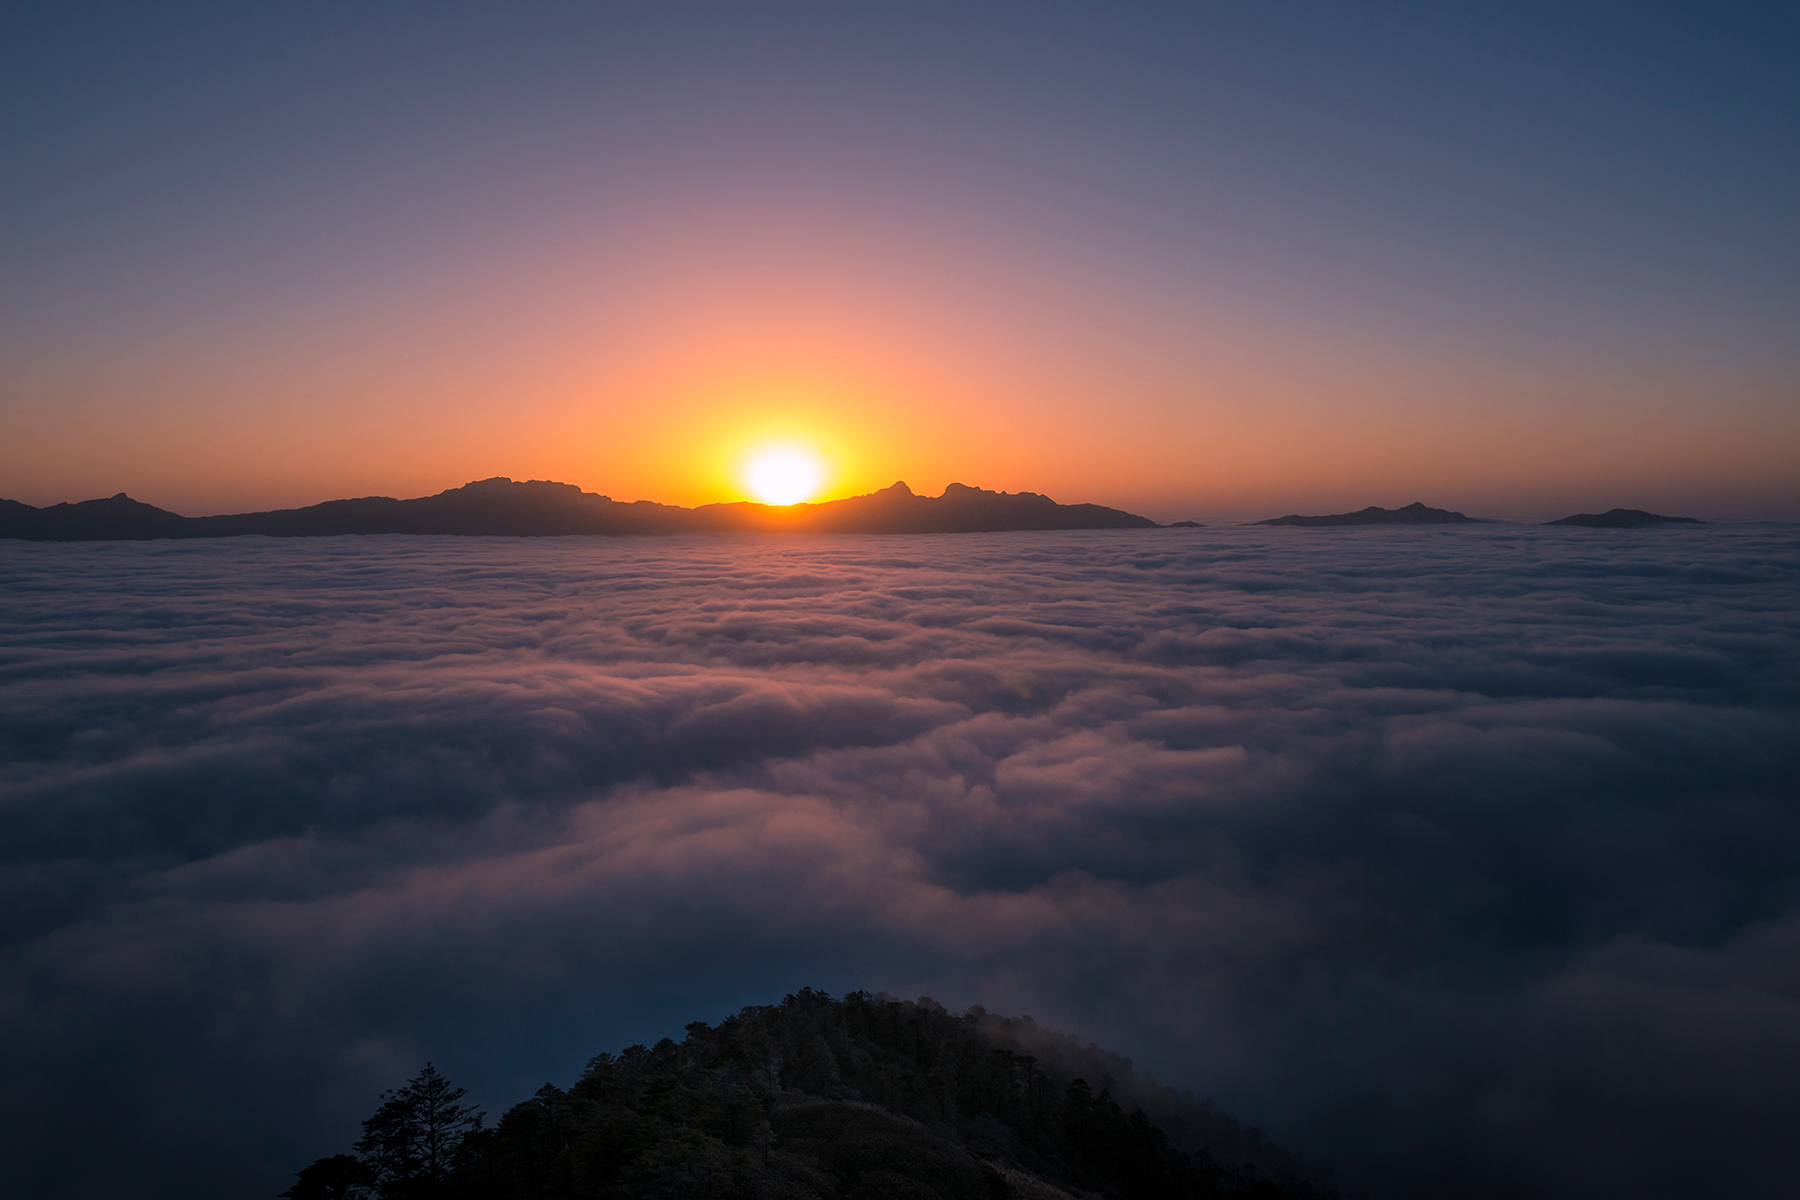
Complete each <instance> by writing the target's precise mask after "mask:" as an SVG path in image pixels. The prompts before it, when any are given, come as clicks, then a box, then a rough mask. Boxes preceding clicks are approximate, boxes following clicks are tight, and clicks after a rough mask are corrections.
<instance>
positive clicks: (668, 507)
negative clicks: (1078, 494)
mask: <svg viewBox="0 0 1800 1200" xmlns="http://www.w3.org/2000/svg"><path fill="white" fill-rule="evenodd" d="M1153 528H1156V522H1155V521H1152V520H1150V519H1149V518H1147V517H1139V516H1133V515H1132V514H1131V513H1128V512H1121V511H1120V510H1119V509H1116V508H1104V507H1102V506H1100V505H1098V504H1058V503H1057V502H1056V501H1054V500H1052V499H1050V498H1049V497H1048V496H1040V495H1038V494H1037V493H1036V492H1013V493H1008V492H990V491H986V490H985V489H982V488H974V487H965V486H964V485H962V484H960V483H953V484H951V485H950V486H949V487H947V488H945V489H944V494H943V495H941V496H935V497H934V496H918V495H914V494H913V492H912V490H911V489H910V488H908V487H907V486H906V485H905V484H904V483H896V484H894V485H893V486H892V487H887V488H883V489H881V490H880V491H878V492H874V493H871V494H870V495H867V496H852V497H850V498H849V499H847V500H832V501H829V502H827V503H824V504H792V505H785V506H773V505H768V504H748V503H745V504H707V505H702V506H701V507H699V508H680V507H677V506H675V505H672V504H653V503H651V502H650V501H648V500H639V501H636V502H635V503H631V504H626V503H622V502H620V501H617V500H613V499H612V498H610V497H607V496H601V495H596V494H595V493H593V492H584V491H582V490H581V489H580V488H578V487H576V486H575V485H574V484H572V483H551V482H549V481H547V480H542V479H534V480H531V481H530V482H527V483H518V482H515V481H513V480H511V479H500V478H496V479H483V480H480V481H478V482H476V483H469V484H464V485H463V486H462V487H459V488H451V489H450V490H448V491H444V492H439V493H438V494H437V495H435V496H421V497H419V498H418V499H415V500H395V499H392V498H391V497H387V496H365V497H363V498H362V499H360V500H328V501H326V502H325V503H323V504H314V505H310V506H308V507H306V508H284V509H278V510H276V511H274V512H259V513H238V514H236V515H233V516H223V517H184V516H181V515H180V514H178V513H172V512H169V511H168V510H167V509H161V508H157V507H156V506H155V505H152V504H144V503H141V502H140V501H137V500H133V499H132V498H131V497H129V496H127V495H126V494H125V493H123V492H120V493H119V494H118V495H116V496H113V497H111V498H110V499H107V500H84V501H82V502H81V503H79V504H53V505H51V506H50V507H48V508H33V507H32V506H31V505H29V504H20V503H19V502H18V501H16V500H0V537H9V538H25V539H28V540H31V541H40V542H85V541H112V540H143V539H148V538H212V537H236V536H239V535H242V534H262V535H263V536H265V537H324V536H331V535H335V534H346V533H438V534H464V535H476V536H481V535H485V536H512V537H552V536H557V535H562V534H577V533H586V534H613V535H619V534H653V533H711V532H721V531H732V530H736V531H756V532H765V533H766V532H810V533H991V532H1004V531H1008V530H1020V529H1153Z"/></svg>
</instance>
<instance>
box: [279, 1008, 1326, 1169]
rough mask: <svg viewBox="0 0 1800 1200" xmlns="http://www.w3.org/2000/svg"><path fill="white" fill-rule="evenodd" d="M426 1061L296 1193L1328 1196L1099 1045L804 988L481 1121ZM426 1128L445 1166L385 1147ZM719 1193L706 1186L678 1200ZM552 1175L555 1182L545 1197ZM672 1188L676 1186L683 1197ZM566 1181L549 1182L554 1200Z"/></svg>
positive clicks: (1018, 1023)
mask: <svg viewBox="0 0 1800 1200" xmlns="http://www.w3.org/2000/svg"><path fill="white" fill-rule="evenodd" d="M464 1095H465V1092H464V1090H463V1089H461V1088H458V1087H456V1086H455V1085H454V1084H453V1083H451V1082H450V1081H449V1080H447V1079H445V1078H444V1077H443V1076H441V1075H439V1074H438V1073H437V1071H436V1070H435V1069H434V1068H432V1066H431V1065H430V1064H429V1063H428V1064H426V1067H425V1070H424V1071H422V1072H421V1073H420V1074H419V1075H418V1076H416V1077H415V1078H414V1079H413V1080H411V1081H410V1082H408V1083H407V1084H405V1085H404V1086H403V1087H400V1088H398V1089H396V1091H395V1092H391V1093H384V1094H383V1096H382V1097H380V1099H381V1100H387V1099H388V1098H389V1097H390V1096H398V1097H400V1098H402V1100H410V1101H414V1103H412V1104H410V1105H405V1104H403V1105H400V1106H396V1105H394V1104H392V1103H391V1102H390V1103H388V1104H386V1105H385V1106H383V1107H380V1108H378V1109H377V1110H376V1112H375V1114H374V1115H372V1116H371V1117H370V1118H369V1119H368V1120H367V1121H365V1122H364V1123H363V1133H364V1137H363V1139H362V1140H361V1141H359V1142H357V1143H356V1144H355V1146H354V1149H355V1151H356V1153H355V1154H336V1155H332V1156H330V1157H327V1158H321V1159H319V1160H318V1161H316V1162H314V1163H313V1164H312V1165H311V1166H308V1167H306V1168H304V1169H303V1170H301V1172H300V1173H299V1177H298V1178H297V1179H296V1180H295V1183H294V1186H293V1187H292V1188H290V1189H289V1190H288V1191H286V1192H284V1193H282V1195H283V1196H286V1197H289V1198H291V1200H317V1198H322V1197H326V1196H337V1195H363V1194H372V1193H374V1192H377V1191H378V1192H379V1193H380V1194H381V1195H384V1196H389V1195H400V1196H413V1195H419V1196H423V1195H434V1196H435V1195H443V1196H575V1195H580V1196H659V1195H660V1196H683V1195H689V1196H709V1195H710V1196H764V1197H777V1196H795V1197H808V1198H810V1200H859V1198H861V1200H867V1198H868V1197H879V1196H890V1197H891V1196H912V1197H924V1198H935V1200H1070V1198H1071V1197H1076V1196H1090V1197H1113V1198H1115V1200H1126V1198H1133V1200H1157V1198H1159V1197H1182V1198H1184V1200H1210V1198H1217V1200H1228V1198H1230V1197H1257V1198H1260V1200H1287V1198H1290V1197H1291V1198H1293V1200H1301V1198H1302V1197H1306V1198H1310V1200H1325V1198H1327V1197H1332V1196H1336V1195H1337V1194H1338V1193H1337V1189H1336V1187H1335V1181H1334V1178H1333V1171H1332V1168H1331V1165H1330V1164H1329V1163H1326V1162H1322V1161H1320V1160H1317V1159H1313V1158H1310V1157H1308V1156H1306V1155H1303V1154H1298V1153H1296V1152H1294V1151H1292V1150H1289V1149H1286V1148H1285V1147H1283V1146H1281V1145H1279V1144H1277V1143H1275V1142H1274V1141H1272V1140H1271V1139H1269V1138H1268V1137H1266V1136H1265V1135H1264V1134H1263V1133H1262V1132H1261V1131H1260V1130H1257V1129H1254V1128H1250V1127H1246V1126H1244V1125H1242V1124H1241V1123H1239V1122H1238V1120H1237V1119H1236V1118H1235V1117H1233V1116H1231V1115H1230V1114H1229V1113H1226V1112H1222V1111H1221V1110H1219V1109H1218V1108H1216V1107H1214V1106H1213V1104H1212V1102H1211V1101H1197V1100H1195V1099H1194V1097H1193V1096H1192V1095H1191V1094H1183V1093H1178V1092H1176V1091H1175V1090H1174V1089H1172V1088H1167V1087H1163V1086H1162V1085H1160V1084H1158V1083H1156V1081H1154V1080H1153V1079H1151V1078H1149V1077H1148V1076H1147V1075H1143V1074H1141V1073H1139V1072H1138V1071H1137V1070H1135V1069H1134V1068H1133V1066H1132V1064H1131V1061H1130V1060H1129V1059H1126V1058H1122V1057H1120V1056H1118V1055H1115V1054H1111V1053H1109V1052H1107V1051H1105V1050H1102V1049H1100V1048H1099V1047H1098V1046H1095V1045H1092V1044H1089V1045H1087V1046H1085V1047H1084V1046H1082V1045H1081V1043H1079V1042H1078V1041H1076V1040H1075V1039H1074V1038H1071V1037H1068V1036H1066V1035H1064V1034H1061V1033H1058V1032H1056V1031H1054V1030H1048V1029H1042V1028H1040V1027H1038V1026H1037V1025H1036V1024H1035V1023H1034V1022H1033V1021H1032V1020H1031V1019H1030V1018H1029V1017H1022V1018H1012V1019H1009V1018H1006V1017H1000V1016H995V1015H993V1014H990V1013H986V1012H983V1011H982V1010H980V1009H970V1010H968V1011H967V1012H964V1013H952V1012H948V1011H946V1010H945V1009H944V1006H943V1005H941V1004H938V1003H937V1002H936V1001H933V1000H930V999H927V998H925V997H920V998H919V999H918V1000H916V1001H913V1000H900V999H898V998H896V997H893V996H888V995H882V994H875V995H871V994H869V993H867V992H852V993H851V994H850V995H848V996H845V997H844V998H843V999H842V1000H835V999H833V998H832V997H830V996H829V995H827V994H825V993H824V992H816V991H814V990H812V989H811V988H802V989H801V990H800V991H799V992H798V993H796V994H794V995H790V996H787V997H786V998H785V999H783V1000H782V1002H781V1003H780V1004H778V1005H759V1006H756V1007H753V1008H746V1009H743V1010H742V1011H740V1012H738V1013H737V1014H735V1015H733V1016H729V1017H726V1018H725V1019H724V1020H723V1021H721V1022H720V1023H719V1024H718V1025H716V1026H709V1025H707V1024H706V1023H705V1022H704V1021H695V1022H693V1023H691V1024H689V1025H688V1026H687V1036H686V1037H685V1038H684V1039H683V1040H682V1041H680V1042H676V1041H675V1040H674V1039H672V1038H665V1039H663V1040H662V1041H660V1042H658V1043H656V1045H654V1046H643V1045H637V1046H628V1047H626V1048H625V1049H623V1050H621V1051H620V1052H619V1053H617V1054H613V1053H602V1054H597V1055H595V1056H594V1057H593V1058H592V1059H590V1060H588V1064H587V1069H586V1070H585V1071H584V1072H583V1073H582V1074H581V1076H580V1078H578V1079H576V1080H575V1081H573V1082H572V1083H571V1084H570V1085H569V1086H568V1087H567V1088H566V1089H565V1088H561V1087H557V1086H556V1085H555V1084H545V1085H544V1086H543V1087H541V1088H539V1089H538V1091H537V1093H536V1094H535V1095H534V1096H532V1097H530V1098H528V1099H525V1100H523V1101H521V1102H519V1103H518V1104H515V1105H513V1106H512V1107H511V1108H510V1109H508V1110H507V1111H506V1113H505V1114H504V1115H503V1116H501V1118H500V1120H499V1121H498V1122H496V1123H495V1124H493V1125H491V1126H485V1125H484V1123H483V1122H482V1121H481V1119H480V1117H479V1115H478V1114H477V1110H476V1108H475V1106H474V1105H464V1104H460V1103H459V1101H461V1100H462V1098H463V1096H464ZM428 1105H430V1111H431V1112H432V1113H433V1114H434V1115H433V1118H432V1119H433V1122H434V1123H433V1125H432V1126H431V1135H432V1136H435V1137H436V1138H437V1139H439V1141H438V1144H440V1145H442V1147H443V1152H444V1153H443V1157H444V1160H445V1161H444V1163H443V1165H442V1167H441V1168H440V1169H439V1171H438V1173H437V1174H436V1175H434V1174H433V1173H432V1169H431V1164H430V1163H428V1162H426V1161H424V1160H423V1159H421V1158H416V1157H409V1156H406V1155H399V1154H394V1153H392V1152H391V1151H389V1150H388V1149H387V1148H388V1147H389V1146H392V1145H395V1144H398V1145H403V1146H406V1145H418V1144H421V1143H422V1142H423V1141H424V1137H425V1132H424V1131H425V1116H424V1113H425V1112H426V1111H427V1106H428ZM694 1180H704V1181H706V1183H705V1184H704V1186H702V1187H689V1186H684V1185H686V1184H687V1183H688V1182H690V1181H694ZM546 1181H550V1182H546ZM671 1181H673V1184H672V1183H671ZM552 1184H554V1186H552Z"/></svg>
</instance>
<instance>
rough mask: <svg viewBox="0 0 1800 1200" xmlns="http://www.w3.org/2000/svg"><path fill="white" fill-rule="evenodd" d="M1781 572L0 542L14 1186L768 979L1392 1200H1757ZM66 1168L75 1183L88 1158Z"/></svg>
mask: <svg viewBox="0 0 1800 1200" xmlns="http://www.w3.org/2000/svg"><path fill="white" fill-rule="evenodd" d="M1797 584H1800V537H1796V535H1795V533H1794V531H1793V530H1792V529H1791V528H1785V527H1779V526H1761V527H1757V526H1744V527H1738V528H1709V529H1704V530H1695V529H1665V530H1649V531H1635V532H1630V533H1624V534H1621V533H1616V532H1602V531H1587V530H1552V529H1540V528H1517V527H1482V528H1479V529H1452V530H1416V529H1385V528H1380V529H1358V530H1333V531H1329V532H1317V533H1315V532H1311V531H1293V530H1273V531H1270V530H1198V531H1194V530H1151V531H1142V532H1132V533H1128V534H1118V533H1056V534H1025V535H1017V534H1015V535H967V536H949V537H911V538H880V537H820V538H816V539H807V540H804V541H801V540H797V539H782V538H769V539H759V538H754V537H704V536H694V537H675V538H662V539H655V540H651V541H636V540H611V539H590V538H571V539H544V540H529V541H514V540H504V539H494V540H488V539H435V538H421V539H406V538H362V539H357V538H341V539H318V540H311V539H308V540H299V541H291V542H272V541H263V540H260V539H234V540H230V541H226V542H213V543H203V544H172V543H155V544H138V545H123V544H99V545H23V544H19V543H11V544H6V545H0V594H3V595H4V598H5V603H4V605H3V606H0V628H3V629H4V637H3V639H0V646H3V647H4V649H3V650H0V763H3V765H0V820H3V821H4V832H3V837H0V845H3V847H4V851H5V861H4V866H3V867H0V889H3V890H0V895H4V897H5V903H4V905H0V922H3V924H0V936H3V937H4V947H3V949H0V1055H3V1062H4V1066H5V1070H3V1071H0V1089H3V1096H4V1103H5V1106H6V1107H5V1112H4V1113H0V1121H3V1122H4V1127H5V1128H6V1129H8V1131H9V1135H8V1136H9V1139H14V1138H16V1139H17V1140H16V1143H15V1149H14V1150H13V1152H12V1154H11V1155H10V1156H9V1157H10V1158H11V1159H12V1160H13V1161H14V1162H16V1164H17V1165H16V1167H14V1168H13V1169H14V1170H15V1171H16V1172H17V1176H18V1178H20V1179H21V1180H22V1181H23V1183H24V1185H25V1186H26V1187H27V1190H29V1191H31V1192H32V1193H33V1194H40V1195H46V1196H52V1195H86V1194H101V1193H105V1192H108V1191H116V1192H120V1193H121V1194H122V1193H124V1192H130V1193H132V1194H140V1195H169V1196H174V1195H190V1194H200V1193H206V1194H252V1195H253V1194H260V1193H263V1192H272V1191H275V1190H279V1188H280V1187H282V1186H285V1183H286V1181H287V1180H288V1179H289V1178H291V1172H292V1171H293V1170H294V1169H295V1168H297V1167H298V1166H300V1165H302V1164H303V1163H304V1162H306V1161H308V1160H309V1159H310V1158H312V1157H314V1156H316V1155H318V1154H322V1153H327V1152H331V1151H335V1150H337V1149H340V1148H341V1147H342V1146H343V1145H344V1144H345V1143H346V1142H347V1141H348V1140H349V1138H350V1137H351V1136H352V1133H353V1131H354V1128H355V1123H356V1121H357V1119H358V1118H360V1117H361V1116H362V1115H365V1113H366V1112H367V1111H368V1109H369V1108H370V1107H371V1101H372V1099H373V1096H374V1093H375V1092H376V1091H378V1090H380V1089H381V1088H382V1087H386V1086H390V1085H391V1084H393V1083H394V1082H397V1081H398V1080H399V1079H400V1078H402V1077H404V1076H406V1075H409V1074H411V1073H412V1072H413V1071H414V1070H416V1068H417V1066H418V1065H419V1064H420V1063H421V1062H423V1060H424V1059H425V1058H427V1057H430V1058H433V1059H435V1060H436V1061H437V1063H438V1065H439V1066H440V1067H441V1068H443V1069H444V1070H446V1072H447V1073H449V1074H450V1075H451V1076H452V1077H453V1078H456V1079H457V1080H458V1081H459V1082H464V1083H467V1084H469V1085H470V1086H471V1087H472V1089H473V1090H474V1091H475V1092H476V1094H478V1095H480V1096H481V1097H482V1098H483V1099H484V1100H486V1101H487V1102H488V1103H490V1104H493V1105H499V1104H504V1103H507V1102H510V1101H511V1100H514V1099H517V1098H520V1097H522V1096H523V1095H525V1094H526V1093H527V1092H528V1091H529V1090H530V1089H531V1088H533V1087H535V1086H536V1085H537V1084H538V1083H541V1082H543V1080H544V1079H545V1078H557V1079H559V1080H566V1079H567V1078H568V1077H570V1076H571V1075H572V1074H573V1073H574V1072H575V1070H576V1069H577V1068H578V1066H579V1063H580V1062H581V1061H583V1060H584V1059H585V1058H586V1057H587V1056H588V1055H590V1054H592V1053H594V1052H596V1051H598V1050H601V1049H607V1048H617V1047H618V1046H619V1045H622V1044H624V1043H626V1042H629V1041H635V1040H639V1039H644V1038H653V1037H657V1036H662V1035H664V1034H671V1033H672V1034H679V1031H680V1026H681V1025H682V1024H683V1023H685V1022H686V1021H688V1020H692V1019H695V1018H706V1019H714V1018H716V1017H718V1016H720V1015H723V1014H724V1013H725V1012H726V1011H728V1010H730V1009H732V1008H735V1007H736V1006H738V1005H740V1004H744V1003H756V1002H766V1001H768V1000H772V999H776V998H778V997H779V996H780V995H781V994H782V993H783V992H784V991H787V990H791V989H793V988H795V987H798V986H800V985H802V984H813V985H816V986H823V987H826V988H829V989H831V990H833V991H843V990H847V989H850V988H855V987H865V988H870V989H876V988H885V989H888V990H891V991H897V992H902V993H905V994H919V993H921V992H924V993H929V994H931V995H933V996H935V997H937V998H938V999H940V1000H943V1001H945V1002H946V1003H950V1004H953V1005H957V1004H967V1003H977V1002H978V1003H981V1004H983V1005H985V1006H986V1007H988V1008H989V1009H992V1010H995V1011H1001V1012H1019V1011H1026V1012H1030V1013H1032V1014H1033V1015H1034V1016H1036V1017H1037V1019H1038V1020H1039V1021H1040V1022H1043V1023H1045V1024H1053V1025H1059V1026H1062V1027H1065V1028H1068V1029H1070V1030H1071V1031H1074V1032H1077V1033H1079V1034H1081V1035H1083V1036H1085V1037H1089V1038H1093V1039H1095V1040H1099V1041H1101V1042H1102V1043H1103V1044H1107V1045H1109V1046H1112V1047H1114V1048H1116V1049H1119V1050H1121V1051H1124V1052H1126V1053H1130V1054H1132V1055H1133V1056H1134V1058H1135V1059H1136V1061H1137V1063H1138V1064H1139V1065H1140V1066H1141V1067H1146V1068H1148V1069H1150V1070H1151V1071H1153V1072H1154V1073H1155V1074H1157V1075H1158V1076H1159V1077H1161V1078H1163V1079H1164V1080H1165V1081H1167V1082H1172V1083H1176V1084H1179V1085H1182V1086H1189V1087H1193V1088H1194V1089H1196V1090H1197V1091H1199V1092H1202V1093H1204V1094H1211V1095H1213V1096H1214V1097H1215V1098H1216V1099H1217V1100H1218V1101H1219V1102H1220V1103H1221V1104H1222V1105H1223V1106H1225V1107H1227V1108H1230V1109H1233V1110H1235V1111H1237V1112H1239V1113H1240V1114H1241V1115H1243V1116H1244V1117H1245V1118H1246V1119H1248V1120H1251V1121H1254V1122H1256V1123H1259V1124H1261V1125H1263V1126H1264V1127H1265V1128H1267V1129H1268V1130H1269V1131H1270V1132H1271V1134H1272V1135H1273V1136H1275V1137H1277V1138H1279V1139H1281V1140H1284V1141H1287V1142H1289V1143H1291V1144H1293V1145H1295V1146H1297V1147H1299V1148H1301V1149H1304V1150H1307V1151H1309V1152H1313V1153H1318V1154H1324V1155H1329V1156H1332V1157H1334V1158H1335V1159H1336V1160H1337V1162H1338V1165H1339V1169H1340V1175H1341V1176H1342V1177H1343V1178H1344V1179H1345V1182H1346V1183H1347V1184H1349V1185H1351V1186H1353V1187H1356V1186H1368V1187H1373V1188H1376V1189H1380V1190H1388V1191H1391V1192H1394V1193H1396V1194H1402V1195H1429V1194H1451V1193H1455V1194H1460V1195H1470V1196H1480V1195H1494V1196H1502V1195H1513V1194H1534V1193H1541V1194H1546V1195H1571V1196H1573V1195H1579V1194H1595V1193H1610V1194H1627V1193H1635V1194H1640V1195H1646V1196H1657V1195H1667V1196H1675V1195H1684V1194H1691V1193H1692V1192H1693V1191H1694V1190H1695V1189H1696V1188H1698V1189H1699V1190H1701V1191H1707V1190H1713V1189H1716V1188H1723V1187H1725V1185H1726V1184H1729V1185H1730V1187H1732V1188H1737V1189H1739V1190H1740V1191H1741V1193H1742V1194H1745V1195H1770V1196H1773V1195H1777V1194H1780V1193H1781V1192H1782V1191H1783V1190H1784V1188H1785V1185H1786V1184H1787V1183H1788V1182H1789V1172H1788V1169H1787V1168H1788V1164H1787V1163H1786V1162H1785V1148H1784V1147H1785V1140H1786V1136H1787V1133H1788V1131H1787V1129H1786V1121H1785V1115H1786V1114H1789V1113H1791V1112H1793V1111H1795V1109H1796V1107H1797V1106H1800V1082H1796V1081H1800V972H1797V971H1796V970H1795V968H1794V966H1793V964H1794V963H1795V962H1800V912H1797V911H1796V908H1795V900H1796V884H1797V883H1800V854H1796V848H1797V847H1800V795H1797V790H1800V789H1797V782H1796V781H1797V780H1800V718H1797V716H1796V713H1797V712H1800V617H1797V616H1796V613H1797V612H1800V587H1797ZM96 1131H100V1132H99V1137H100V1139H101V1144H100V1146H99V1147H98V1148H97V1149H93V1148H90V1149H85V1150H81V1151H79V1152H78V1151H77V1150H76V1147H81V1146H88V1147H91V1145H92V1140H93V1139H94V1137H95V1136H96Z"/></svg>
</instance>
